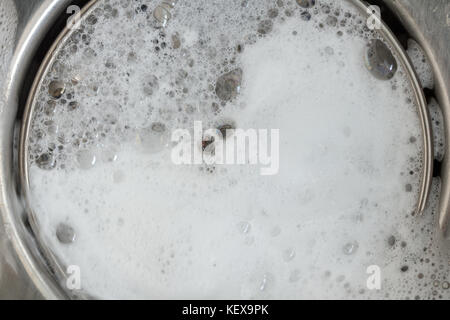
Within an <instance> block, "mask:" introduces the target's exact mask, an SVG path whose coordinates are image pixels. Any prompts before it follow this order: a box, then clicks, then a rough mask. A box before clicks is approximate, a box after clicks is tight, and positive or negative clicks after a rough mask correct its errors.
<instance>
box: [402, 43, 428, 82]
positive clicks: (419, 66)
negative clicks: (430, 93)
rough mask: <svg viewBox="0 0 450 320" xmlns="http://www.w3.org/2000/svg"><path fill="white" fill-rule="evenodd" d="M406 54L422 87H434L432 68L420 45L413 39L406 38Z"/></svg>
mask: <svg viewBox="0 0 450 320" xmlns="http://www.w3.org/2000/svg"><path fill="white" fill-rule="evenodd" d="M407 53H408V56H409V58H410V59H411V62H412V64H413V66H414V69H416V71H417V74H418V76H419V79H420V82H421V83H422V86H423V87H424V88H428V89H433V88H434V76H433V69H432V67H431V64H430V62H429V61H428V58H427V56H426V54H425V52H424V51H423V49H422V47H421V46H420V45H419V44H418V43H417V42H416V41H415V40H413V39H409V40H408V50H407Z"/></svg>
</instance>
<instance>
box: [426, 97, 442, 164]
mask: <svg viewBox="0 0 450 320" xmlns="http://www.w3.org/2000/svg"><path fill="white" fill-rule="evenodd" d="M428 108H429V110H430V115H431V125H432V127H433V135H434V158H435V159H436V160H438V161H442V159H443V158H444V155H445V132H444V116H443V115H442V111H441V107H440V106H439V104H438V103H437V101H436V100H435V99H434V98H433V99H432V100H431V101H430V103H429V105H428Z"/></svg>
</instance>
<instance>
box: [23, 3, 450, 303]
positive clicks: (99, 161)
mask: <svg viewBox="0 0 450 320" xmlns="http://www.w3.org/2000/svg"><path fill="white" fill-rule="evenodd" d="M306 4H308V7H309V8H305V7H304V6H305V5H306ZM374 39H378V41H380V42H374V41H373V40H374ZM381 40H382V39H381V38H380V37H379V36H378V35H377V33H376V31H371V30H370V29H369V28H367V26H366V25H365V18H364V16H362V15H361V14H360V13H359V12H358V11H357V9H356V8H354V7H353V5H352V4H351V3H349V2H347V1H339V2H337V1H330V0H328V1H326V0H322V1H282V0H278V1H269V0H262V1H261V0H260V1H242V0H240V1H237V0H232V1H219V0H217V1H204V0H195V1H188V2H183V1H179V2H177V3H175V2H171V3H169V2H155V1H152V2H149V1H128V0H103V1H98V3H97V4H96V5H95V6H94V7H93V8H92V9H91V10H90V11H89V12H88V14H87V15H86V16H85V18H84V20H83V23H82V24H81V26H80V28H79V29H75V30H73V31H72V32H70V33H69V34H68V35H67V36H66V37H65V38H64V40H63V42H62V44H61V45H60V47H59V49H58V53H57V54H56V55H55V57H54V58H53V60H52V62H51V64H50V65H49V67H48V68H47V70H46V73H45V76H44V77H43V79H42V80H41V82H40V85H39V90H38V94H37V96H36V98H35V100H34V103H33V108H34V114H33V118H32V122H31V126H30V132H29V139H28V156H29V158H28V162H29V178H30V187H31V195H30V200H31V204H32V207H33V210H34V213H35V215H36V218H37V221H38V225H39V228H40V230H41V231H42V234H43V235H44V238H45V243H46V245H47V246H49V248H51V250H52V251H53V252H54V253H55V255H56V256H57V257H58V259H59V260H60V261H61V262H62V263H63V264H64V265H65V266H69V265H76V266H79V267H80V270H81V282H82V288H83V290H84V291H85V292H87V293H89V294H91V295H93V296H96V297H100V298H155V299H161V298H191V299H192V298H210V299H218V298H233V299H242V298H243V299H246V298H252V299H253V298H262V299H271V298H286V299H295V298H325V299H326V298H342V299H343V298H350V299H355V298H364V299H382V298H411V299H413V298H416V299H417V298H418V299H432V298H449V297H450V291H449V290H448V289H446V288H448V280H449V279H448V278H447V275H448V271H449V269H450V260H449V256H448V248H447V247H446V246H447V244H445V242H444V241H443V240H442V239H440V235H439V232H438V231H437V230H436V227H435V226H436V225H437V223H436V222H435V220H436V219H437V217H436V216H437V213H436V203H437V202H438V201H437V199H436V195H437V194H438V192H439V181H435V183H434V188H433V196H432V199H431V201H430V203H431V204H430V207H429V209H428V211H427V212H426V214H425V216H424V217H415V216H414V214H413V212H414V209H415V208H414V207H415V202H416V199H417V197H418V187H419V180H420V172H421V168H422V164H421V159H422V150H423V146H422V143H421V141H422V137H421V131H420V123H419V118H418V115H417V110H416V108H417V106H416V105H415V103H414V100H413V98H412V89H411V87H410V84H409V80H408V79H407V77H406V75H405V72H404V70H403V67H402V65H401V64H400V63H397V62H398V61H395V55H392V57H390V56H389V47H388V46H387V45H386V44H384V43H382V42H381ZM374 43H377V47H376V48H378V49H376V50H377V51H375V55H370V56H367V52H368V50H371V49H374V48H375V47H374ZM380 43H381V44H380ZM371 46H372V47H371ZM383 46H384V47H383ZM373 52H374V51H372V53H373ZM390 54H393V53H392V52H391V53H390ZM376 56H381V57H383V59H385V58H386V59H387V60H385V61H390V62H389V63H388V64H377V61H376V60H373V58H374V57H376ZM392 59H394V60H392ZM394 64H395V68H394ZM371 66H375V67H377V68H378V69H377V70H378V71H379V72H381V73H378V74H377V75H375V74H374V73H373V69H372V68H371ZM392 71H393V72H392ZM380 75H381V76H380ZM194 121H202V123H203V124H204V127H205V128H210V127H211V128H217V129H218V130H219V131H220V130H221V129H223V128H227V127H232V128H243V129H249V128H255V129H259V128H262V129H279V130H280V153H279V160H280V166H279V172H278V174H276V175H273V176H261V175H260V174H259V170H258V168H256V167H252V166H246V165H241V166H237V165H205V164H202V165H181V166H179V165H175V164H174V163H173V162H172V161H171V157H170V155H171V150H172V148H173V147H174V144H173V142H172V141H171V140H170V133H171V132H173V131H174V130H176V129H179V128H181V129H188V130H192V129H193V125H194ZM194 147H198V148H201V149H202V151H205V150H207V147H208V143H205V144H203V145H201V146H194ZM203 148H204V150H203ZM371 266H378V267H379V270H380V272H381V275H380V282H381V287H380V288H375V289H374V290H372V289H373V288H372V287H370V286H368V285H367V280H368V278H369V276H371V275H370V274H368V273H367V270H368V268H369V267H371ZM369 270H371V269H369ZM375 276H376V275H375ZM435 284H436V285H435ZM378 289H379V290H378Z"/></svg>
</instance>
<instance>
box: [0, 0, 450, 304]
mask: <svg viewBox="0 0 450 320" xmlns="http://www.w3.org/2000/svg"><path fill="white" fill-rule="evenodd" d="M336 1H338V0H336ZM72 2H73V1H71V0H15V3H16V6H17V11H18V15H19V25H18V35H17V40H16V48H15V50H16V51H15V54H14V57H13V59H12V62H11V72H10V73H9V77H8V79H7V83H8V87H7V96H8V100H7V101H6V104H5V105H4V106H1V105H0V128H2V131H1V132H0V191H1V193H0V211H1V213H2V214H0V219H1V222H2V223H1V224H0V299H42V298H45V299H61V298H68V296H67V294H66V293H65V292H64V291H63V290H62V289H61V286H59V285H58V283H57V282H55V281H54V279H53V277H52V274H51V272H50V271H49V268H48V264H47V263H46V261H45V258H44V257H43V255H42V254H41V252H39V249H38V248H39V246H38V245H37V244H36V242H35V241H36V240H35V239H34V238H33V237H32V236H31V233H30V232H29V225H27V222H26V213H25V212H24V211H25V210H24V209H23V208H22V205H21V204H20V203H19V200H18V197H17V194H15V192H14V191H15V190H16V185H15V184H14V181H15V180H16V177H15V175H16V172H15V171H14V170H13V167H14V166H13V164H14V161H16V160H15V159H14V152H13V146H12V141H13V135H14V132H15V119H16V113H17V110H18V108H23V105H21V104H22V103H24V102H23V100H22V99H21V93H22V94H23V88H24V87H25V88H26V85H24V84H25V83H27V82H30V81H32V80H33V79H29V78H28V77H29V76H28V72H27V70H28V68H29V67H30V65H31V64H32V63H33V59H34V57H35V54H36V52H38V50H39V47H40V45H41V43H42V41H43V40H44V37H45V35H46V34H47V33H48V31H49V29H50V28H51V27H52V26H53V25H54V22H55V21H56V20H57V19H58V17H61V15H64V14H66V9H67V8H68V6H69V5H70V4H71V3H72ZM78 2H79V3H82V2H83V1H78ZM369 2H370V1H369ZM383 2H384V3H385V4H386V5H387V6H388V7H389V8H390V9H391V10H392V11H393V12H394V13H395V15H396V16H397V19H398V21H400V22H401V24H402V25H403V26H404V27H405V28H406V29H407V30H408V32H409V36H410V37H412V38H414V39H415V40H416V41H417V42H418V43H419V44H420V45H421V46H422V47H423V48H424V49H425V52H426V54H427V56H428V58H429V61H430V62H431V64H432V67H433V71H434V76H435V95H436V98H437V100H438V101H439V104H440V106H441V108H442V112H443V114H444V119H445V122H446V126H445V129H446V132H445V136H446V137H447V139H446V150H450V138H448V137H450V132H449V126H448V124H450V81H449V80H450V61H449V59H450V54H449V52H450V1H449V0H384V1H383ZM84 3H86V1H84ZM33 77H34V76H33ZM430 174H431V173H430ZM440 176H441V180H442V187H441V195H440V199H441V200H440V201H441V204H440V220H439V223H440V225H439V228H440V229H441V230H442V232H445V229H446V225H447V220H448V217H449V214H450V155H449V154H448V153H447V154H446V155H445V157H444V160H443V161H442V163H441V170H440ZM7 212H8V213H12V212H13V213H14V214H6V213H7Z"/></svg>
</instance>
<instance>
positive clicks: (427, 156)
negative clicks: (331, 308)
mask: <svg viewBox="0 0 450 320" xmlns="http://www.w3.org/2000/svg"><path fill="white" fill-rule="evenodd" d="M51 1H53V2H65V3H67V2H68V1H69V0H48V2H51ZM350 1H351V2H352V3H354V4H355V5H356V6H357V7H358V8H360V9H361V10H362V11H363V12H364V13H367V11H366V9H367V5H366V4H364V3H362V2H361V1H360V0H350ZM96 2H97V0H91V2H90V3H89V4H88V5H87V6H86V7H85V8H83V9H84V10H87V9H88V8H90V7H91V6H92V5H93V4H95V3H96ZM58 12H59V11H58ZM382 25H383V27H382V29H381V30H379V31H378V32H379V33H380V34H381V35H382V36H383V37H385V39H386V40H388V42H389V44H390V45H391V46H392V47H393V48H394V50H395V51H396V53H397V55H398V56H399V58H400V60H401V63H402V65H403V67H404V68H405V70H406V71H407V72H408V73H409V75H410V79H411V84H412V86H413V89H414V92H415V96H416V100H417V103H418V111H419V116H420V119H421V125H422V131H423V143H424V159H423V177H422V181H421V188H420V194H419V201H418V203H417V209H416V212H417V213H419V214H422V213H423V211H424V210H425V206H426V202H427V199H428V195H429V193H430V189H431V181H432V171H433V170H432V166H433V142H432V136H433V135H432V131H431V124H430V116H429V113H428V108H427V103H426V99H425V96H424V94H423V90H422V87H421V85H420V82H419V80H418V77H417V75H416V72H415V70H414V68H413V67H412V65H411V62H410V60H409V58H408V56H407V54H406V52H405V51H404V49H403V48H402V47H401V45H400V44H399V43H398V41H397V40H396V38H395V36H394V34H393V33H392V32H391V31H390V29H389V28H388V27H387V25H386V24H384V23H382ZM69 31H70V29H69V28H65V29H64V30H63V32H62V33H61V34H60V35H59V37H58V38H57V40H56V41H55V43H54V44H53V46H52V48H51V49H50V51H49V53H48V54H47V56H46V58H45V59H44V62H43V63H42V65H41V67H40V69H39V72H38V74H37V76H36V78H35V81H34V83H33V86H32V90H31V92H30V95H29V98H28V101H27V105H26V109H25V119H24V127H23V128H22V131H21V137H20V141H21V142H20V145H21V147H20V159H21V161H20V172H21V179H22V182H23V186H25V189H26V190H25V192H26V193H27V192H28V191H27V190H28V186H29V184H28V182H29V181H28V174H27V172H28V170H27V161H26V159H28V157H27V148H25V146H26V137H27V134H28V130H29V126H30V119H31V118H32V108H31V105H32V102H33V100H34V96H35V93H36V90H37V88H38V86H39V82H40V78H41V76H42V74H43V73H44V71H45V70H46V68H47V67H48V65H49V63H50V61H51V60H52V57H53V54H54V52H55V50H56V48H57V45H58V43H59V42H60V41H61V40H62V39H63V38H64V36H66V35H67V33H68V32H69ZM32 275H33V276H35V274H34V273H33V274H32ZM46 291H48V290H44V293H45V292H46ZM46 296H48V295H46Z"/></svg>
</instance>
